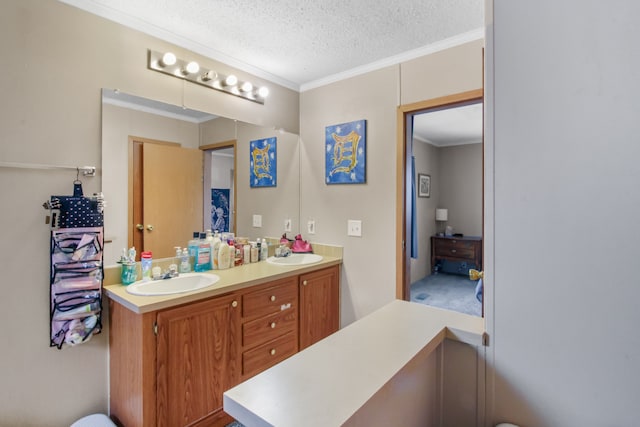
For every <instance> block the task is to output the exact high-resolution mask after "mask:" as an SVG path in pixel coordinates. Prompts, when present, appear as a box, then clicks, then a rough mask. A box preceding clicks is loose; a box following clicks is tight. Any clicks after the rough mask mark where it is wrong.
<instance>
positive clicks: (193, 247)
mask: <svg viewBox="0 0 640 427" xmlns="http://www.w3.org/2000/svg"><path fill="white" fill-rule="evenodd" d="M199 244H200V233H199V232H197V231H194V232H193V238H192V239H191V240H189V243H188V244H187V248H189V256H192V257H193V259H194V260H195V256H196V252H197V251H198V245H199Z"/></svg>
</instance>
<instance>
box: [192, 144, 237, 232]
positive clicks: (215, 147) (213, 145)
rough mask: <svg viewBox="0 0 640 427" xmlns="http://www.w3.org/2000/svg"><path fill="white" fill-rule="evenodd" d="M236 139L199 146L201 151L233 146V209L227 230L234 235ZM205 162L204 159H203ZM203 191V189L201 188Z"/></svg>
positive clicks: (235, 225) (235, 224)
mask: <svg viewBox="0 0 640 427" xmlns="http://www.w3.org/2000/svg"><path fill="white" fill-rule="evenodd" d="M237 145H238V141H237V140H236V139H230V140H228V141H222V142H216V143H213V144H207V145H202V146H200V147H199V148H200V149H201V150H202V151H210V150H220V149H223V148H233V197H232V199H233V209H232V211H231V212H230V213H229V215H230V216H231V218H232V224H233V228H229V231H230V232H232V233H234V235H237V234H236V227H237V223H236V211H237V209H238V205H237V202H238V201H237V194H238V192H237V188H236V187H237V186H238V148H237ZM205 162H206V160H205ZM204 188H206V186H205V185H204V183H203V189H204ZM203 191H204V190H203ZM203 198H204V194H203ZM202 220H203V221H204V216H203V217H202Z"/></svg>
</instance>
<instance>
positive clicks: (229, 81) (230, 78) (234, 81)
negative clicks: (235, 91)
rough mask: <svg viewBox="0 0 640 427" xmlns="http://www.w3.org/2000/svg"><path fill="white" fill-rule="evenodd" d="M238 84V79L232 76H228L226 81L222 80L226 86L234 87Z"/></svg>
mask: <svg viewBox="0 0 640 427" xmlns="http://www.w3.org/2000/svg"><path fill="white" fill-rule="evenodd" d="M237 83H238V78H237V77H236V76H234V75H233V74H229V75H228V76H227V78H226V79H224V84H225V85H227V86H235V85H236V84H237Z"/></svg>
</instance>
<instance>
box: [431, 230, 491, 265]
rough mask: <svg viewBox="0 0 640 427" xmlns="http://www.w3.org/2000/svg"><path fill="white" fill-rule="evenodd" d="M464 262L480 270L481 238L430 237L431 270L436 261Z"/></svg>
mask: <svg viewBox="0 0 640 427" xmlns="http://www.w3.org/2000/svg"><path fill="white" fill-rule="evenodd" d="M442 259H446V260H448V261H466V262H472V263H474V264H475V266H476V269H478V270H482V237H479V236H465V237H448V236H431V270H432V271H433V267H435V265H436V263H437V262H438V260H442Z"/></svg>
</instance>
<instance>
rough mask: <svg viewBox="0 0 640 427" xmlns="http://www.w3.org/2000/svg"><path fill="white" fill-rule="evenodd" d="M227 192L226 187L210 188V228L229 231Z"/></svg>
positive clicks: (228, 191)
mask: <svg viewBox="0 0 640 427" xmlns="http://www.w3.org/2000/svg"><path fill="white" fill-rule="evenodd" d="M229 193H230V190H229V189H228V188H212V189H211V230H218V231H219V232H221V233H222V232H223V231H229V197H230V196H229Z"/></svg>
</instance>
